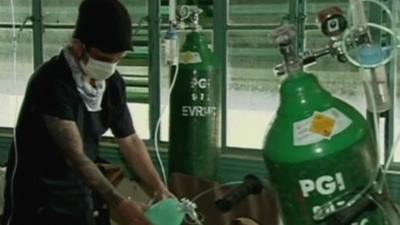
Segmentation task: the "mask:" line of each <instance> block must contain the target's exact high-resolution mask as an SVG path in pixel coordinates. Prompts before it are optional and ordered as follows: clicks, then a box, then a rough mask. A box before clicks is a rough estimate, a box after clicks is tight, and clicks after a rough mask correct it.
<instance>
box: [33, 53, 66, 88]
mask: <svg viewBox="0 0 400 225" xmlns="http://www.w3.org/2000/svg"><path fill="white" fill-rule="evenodd" d="M31 81H32V82H34V83H39V84H57V83H60V84H61V83H64V84H66V85H69V84H72V83H71V81H73V80H72V76H71V71H70V70H69V68H68V65H67V64H66V62H65V59H63V58H62V56H61V55H57V56H54V57H52V58H51V59H49V60H48V61H47V62H45V63H43V64H42V65H41V66H40V67H39V68H38V69H37V70H36V71H35V72H34V73H33V75H32V77H31Z"/></svg>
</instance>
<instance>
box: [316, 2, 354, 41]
mask: <svg viewBox="0 0 400 225" xmlns="http://www.w3.org/2000/svg"><path fill="white" fill-rule="evenodd" d="M318 20H319V23H320V24H321V30H322V33H324V34H325V35H326V36H328V37H335V36H339V35H341V34H342V33H343V32H344V31H345V30H346V29H347V20H346V18H345V17H344V16H343V12H342V10H341V9H340V8H339V7H337V6H334V7H330V8H327V9H324V10H322V11H320V12H319V14H318Z"/></svg>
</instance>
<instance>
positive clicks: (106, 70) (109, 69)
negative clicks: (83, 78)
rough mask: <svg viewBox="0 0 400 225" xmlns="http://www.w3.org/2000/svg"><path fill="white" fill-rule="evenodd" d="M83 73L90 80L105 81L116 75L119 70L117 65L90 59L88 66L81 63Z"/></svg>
mask: <svg viewBox="0 0 400 225" xmlns="http://www.w3.org/2000/svg"><path fill="white" fill-rule="evenodd" d="M80 64H81V66H82V69H83V72H84V73H85V74H86V75H87V76H88V77H90V78H92V79H95V80H105V79H107V78H109V77H110V76H111V75H113V74H114V73H115V70H116V69H117V64H118V62H116V63H109V62H102V61H99V60H96V59H93V58H92V57H89V60H88V62H87V64H86V65H85V64H84V63H83V62H82V61H80Z"/></svg>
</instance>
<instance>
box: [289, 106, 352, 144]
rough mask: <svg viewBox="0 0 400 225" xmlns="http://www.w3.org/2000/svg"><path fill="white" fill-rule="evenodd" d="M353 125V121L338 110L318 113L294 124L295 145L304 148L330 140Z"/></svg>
mask: <svg viewBox="0 0 400 225" xmlns="http://www.w3.org/2000/svg"><path fill="white" fill-rule="evenodd" d="M351 123H352V121H351V119H350V118H348V117H347V116H346V115H345V114H343V113H342V112H340V111H339V110H338V109H336V108H330V109H328V110H325V111H323V112H318V111H316V112H314V114H313V115H312V116H311V117H309V118H306V119H304V120H300V121H297V122H295V123H294V124H293V144H294V146H302V145H309V144H314V143H317V142H320V141H322V140H325V139H330V138H331V137H333V136H334V135H336V134H338V133H340V132H342V131H344V130H345V129H346V128H347V127H348V126H350V124H351Z"/></svg>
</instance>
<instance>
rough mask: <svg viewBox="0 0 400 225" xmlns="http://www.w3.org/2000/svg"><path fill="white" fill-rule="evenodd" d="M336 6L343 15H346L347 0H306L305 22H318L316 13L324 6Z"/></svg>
mask: <svg viewBox="0 0 400 225" xmlns="http://www.w3.org/2000/svg"><path fill="white" fill-rule="evenodd" d="M332 6H337V7H339V8H340V9H341V10H342V11H343V13H344V15H345V16H346V15H347V9H348V7H349V0H307V1H306V14H307V18H306V19H307V20H306V23H307V24H318V23H319V22H318V13H319V12H320V11H321V10H324V9H326V8H329V7H332Z"/></svg>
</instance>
